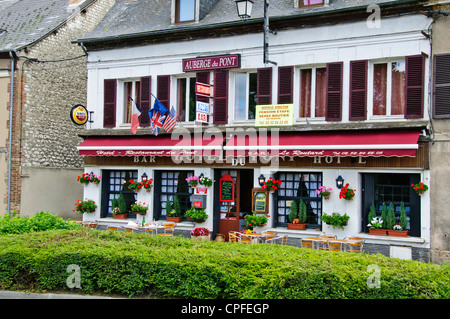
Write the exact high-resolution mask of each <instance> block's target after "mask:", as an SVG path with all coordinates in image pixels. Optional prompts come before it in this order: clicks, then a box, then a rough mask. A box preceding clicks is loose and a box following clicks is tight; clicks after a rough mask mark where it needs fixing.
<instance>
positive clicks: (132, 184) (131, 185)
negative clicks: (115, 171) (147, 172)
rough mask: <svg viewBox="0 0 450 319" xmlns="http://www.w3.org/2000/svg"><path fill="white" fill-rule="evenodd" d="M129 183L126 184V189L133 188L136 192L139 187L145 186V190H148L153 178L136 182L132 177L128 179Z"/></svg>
mask: <svg viewBox="0 0 450 319" xmlns="http://www.w3.org/2000/svg"><path fill="white" fill-rule="evenodd" d="M128 183H129V185H128V189H129V190H134V191H136V192H138V191H139V190H140V189H141V188H145V189H146V190H150V189H151V188H152V187H153V179H151V178H150V179H149V180H147V181H142V182H136V181H134V180H132V179H130V180H129V181H128Z"/></svg>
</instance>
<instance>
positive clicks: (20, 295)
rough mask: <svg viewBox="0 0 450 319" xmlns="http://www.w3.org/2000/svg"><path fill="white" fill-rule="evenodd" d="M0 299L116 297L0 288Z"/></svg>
mask: <svg viewBox="0 0 450 319" xmlns="http://www.w3.org/2000/svg"><path fill="white" fill-rule="evenodd" d="M0 299H116V298H114V297H106V296H105V297H104V296H90V295H81V294H79V295H78V294H63V293H62V294H55V293H42V294H41V293H29V292H20V291H4V290H0Z"/></svg>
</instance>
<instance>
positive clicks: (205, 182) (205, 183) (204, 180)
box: [198, 176, 212, 187]
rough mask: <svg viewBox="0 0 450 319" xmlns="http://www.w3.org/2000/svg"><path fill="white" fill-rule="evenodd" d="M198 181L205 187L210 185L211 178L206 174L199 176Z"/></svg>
mask: <svg viewBox="0 0 450 319" xmlns="http://www.w3.org/2000/svg"><path fill="white" fill-rule="evenodd" d="M198 181H199V183H200V185H203V186H205V187H209V186H211V185H212V179H211V178H209V177H206V176H202V177H200V178H199V180H198Z"/></svg>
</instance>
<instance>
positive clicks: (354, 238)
mask: <svg viewBox="0 0 450 319" xmlns="http://www.w3.org/2000/svg"><path fill="white" fill-rule="evenodd" d="M348 240H361V241H362V240H363V239H362V237H354V236H350V237H348Z"/></svg>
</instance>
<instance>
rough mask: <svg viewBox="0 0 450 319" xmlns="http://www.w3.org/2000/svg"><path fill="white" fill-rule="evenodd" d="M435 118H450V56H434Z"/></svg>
mask: <svg viewBox="0 0 450 319" xmlns="http://www.w3.org/2000/svg"><path fill="white" fill-rule="evenodd" d="M433 99H434V107H433V117H435V118H449V117H450V54H436V55H435V56H434V92H433Z"/></svg>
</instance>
